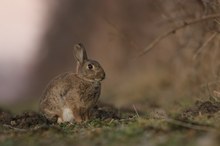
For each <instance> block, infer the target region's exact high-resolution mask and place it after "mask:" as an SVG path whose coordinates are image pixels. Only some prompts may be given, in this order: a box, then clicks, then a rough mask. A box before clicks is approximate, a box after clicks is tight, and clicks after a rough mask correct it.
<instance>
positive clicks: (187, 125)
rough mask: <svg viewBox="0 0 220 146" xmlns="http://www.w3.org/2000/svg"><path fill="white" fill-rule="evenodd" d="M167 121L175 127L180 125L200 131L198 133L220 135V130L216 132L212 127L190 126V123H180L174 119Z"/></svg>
mask: <svg viewBox="0 0 220 146" xmlns="http://www.w3.org/2000/svg"><path fill="white" fill-rule="evenodd" d="M165 121H166V122H168V123H171V124H174V125H178V126H181V127H185V128H189V129H194V130H198V131H206V132H215V133H220V132H219V131H218V130H216V129H214V128H211V127H207V126H199V125H193V124H190V123H186V122H182V121H178V120H174V119H170V118H167V119H165Z"/></svg>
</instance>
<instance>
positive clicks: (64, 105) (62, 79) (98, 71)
mask: <svg viewBox="0 0 220 146" xmlns="http://www.w3.org/2000/svg"><path fill="white" fill-rule="evenodd" d="M73 53H74V57H75V58H76V60H77V67H76V73H72V72H68V73H64V74H61V75H59V76H57V77H56V78H54V79H53V80H52V81H51V82H50V83H49V85H48V86H47V88H46V90H45V91H44V94H43V96H42V98H41V100H40V111H41V112H42V113H43V115H44V116H45V117H46V118H48V119H49V120H51V119H54V118H57V122H58V123H63V122H73V121H76V122H82V121H86V120H88V119H89V118H90V116H91V112H90V111H91V109H92V108H93V107H94V106H95V105H96V103H97V100H98V98H99V96H100V92H101V81H102V80H103V79H104V78H105V72H104V70H103V68H102V67H101V65H100V64H99V63H98V62H97V61H94V60H90V59H88V58H87V53H86V50H85V48H84V47H83V45H82V44H77V45H75V46H74V50H73Z"/></svg>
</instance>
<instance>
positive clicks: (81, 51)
mask: <svg viewBox="0 0 220 146" xmlns="http://www.w3.org/2000/svg"><path fill="white" fill-rule="evenodd" d="M73 54H74V57H75V58H76V60H77V62H78V63H79V64H83V62H84V61H85V60H87V59H88V58H87V54H86V49H85V48H84V46H83V45H82V44H81V43H79V44H76V45H75V46H74V49H73Z"/></svg>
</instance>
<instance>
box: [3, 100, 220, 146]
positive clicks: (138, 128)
mask: <svg viewBox="0 0 220 146" xmlns="http://www.w3.org/2000/svg"><path fill="white" fill-rule="evenodd" d="M94 113H95V114H94V118H93V119H91V120H90V121H88V122H84V123H81V124H77V123H73V124H70V123H65V124H60V125H58V124H56V123H54V122H53V121H48V120H47V119H46V118H44V117H43V116H42V115H41V114H40V113H38V112H34V111H28V112H23V113H21V114H19V115H14V114H12V113H10V111H7V110H4V109H1V110H0V125H1V127H0V144H1V145H153V146H154V145H165V146H166V145H177V144H178V145H180V146H181V145H184V146H186V145H200V144H203V145H205V146H206V145H207V146H211V145H216V146H217V145H218V144H219V142H220V141H219V138H220V124H219V122H218V121H219V120H220V103H219V102H216V101H209V100H207V101H199V102H196V103H195V104H194V105H192V106H191V107H189V108H187V109H178V110H176V112H174V113H169V112H166V111H165V110H163V109H159V108H157V109H152V110H151V111H149V112H142V111H138V110H136V109H134V110H133V111H130V110H129V109H120V110H119V109H116V108H114V107H113V106H109V105H107V104H102V105H99V107H98V106H97V107H96V108H95V109H94Z"/></svg>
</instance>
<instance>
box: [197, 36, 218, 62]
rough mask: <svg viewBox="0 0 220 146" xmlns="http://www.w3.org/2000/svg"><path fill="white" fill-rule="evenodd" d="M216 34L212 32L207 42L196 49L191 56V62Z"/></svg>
mask: <svg viewBox="0 0 220 146" xmlns="http://www.w3.org/2000/svg"><path fill="white" fill-rule="evenodd" d="M217 34H218V33H217V32H214V33H213V34H212V35H211V36H210V37H208V38H207V40H206V41H205V42H204V43H203V44H202V45H201V47H199V48H198V49H197V51H196V53H195V55H193V60H195V59H196V58H197V57H198V55H199V54H200V53H201V52H202V50H203V49H204V48H205V47H206V46H207V45H208V43H209V42H211V41H212V40H213V39H214V38H215V37H216V35H217Z"/></svg>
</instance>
